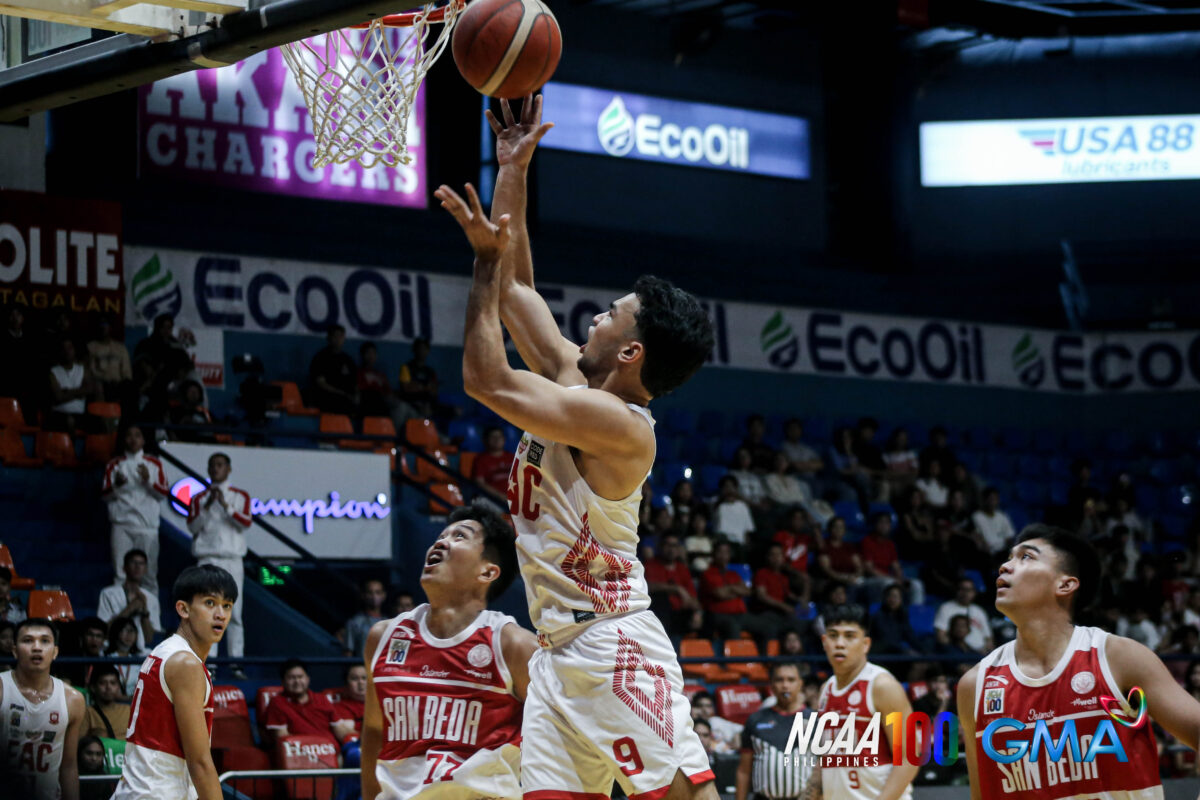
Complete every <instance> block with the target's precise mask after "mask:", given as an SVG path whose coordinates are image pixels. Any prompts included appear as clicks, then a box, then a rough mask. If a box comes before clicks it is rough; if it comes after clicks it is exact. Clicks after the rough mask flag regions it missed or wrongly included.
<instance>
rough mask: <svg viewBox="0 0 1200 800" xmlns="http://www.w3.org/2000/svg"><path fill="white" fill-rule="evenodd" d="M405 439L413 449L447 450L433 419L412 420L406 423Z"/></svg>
mask: <svg viewBox="0 0 1200 800" xmlns="http://www.w3.org/2000/svg"><path fill="white" fill-rule="evenodd" d="M404 438H405V439H407V440H408V443H409V445H411V446H412V447H420V448H423V449H425V450H445V449H446V448H445V447H443V446H442V437H440V436H438V430H437V426H436V425H434V424H433V420H431V419H410V420H408V421H406V422H405V423H404Z"/></svg>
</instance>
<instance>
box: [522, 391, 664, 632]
mask: <svg viewBox="0 0 1200 800" xmlns="http://www.w3.org/2000/svg"><path fill="white" fill-rule="evenodd" d="M572 388H576V389H583V388H586V387H583V386H576V387H572ZM627 405H628V406H629V407H630V408H631V409H633V410H634V411H636V412H637V413H638V414H641V415H642V416H643V417H644V418H645V419H646V422H647V423H649V425H650V427H651V428H653V427H654V418H653V417H652V416H651V415H650V410H649V409H648V408H645V407H643V406H639V405H635V404H633V403H629V404H627ZM641 500H642V489H641V485H640V484H639V486H638V488H637V490H636V491H634V493H633V494H631V495H629V496H628V497H626V498H624V499H621V500H606V499H604V498H603V497H600V496H599V495H598V494H596V493H595V492H593V491H592V489H591V487H590V486H588V484H587V481H585V480H584V479H583V477H582V476H581V475H580V474H579V470H578V468H577V467H576V466H575V459H574V457H573V456H572V455H571V448H570V447H568V446H567V445H565V444H561V443H559V442H553V441H550V440H549V439H543V438H540V437H537V436H534V435H533V434H531V433H529V432H528V431H527V432H525V434H524V435H523V436H522V437H521V443H520V444H519V445H518V446H517V453H516V458H514V459H513V465H512V470H511V472H509V475H508V510H509V513H510V514H511V515H512V520H513V525H514V526H515V527H516V530H517V556H518V559H519V561H520V564H521V577H522V578H523V579H524V581H525V595H526V599H527V600H528V601H529V616H530V618H531V619H532V620H533V624H534V627H536V628H537V630H538V633H539V634H543V635H545V636H550V635H552V634H554V633H556V632H558V631H561V630H563V629H565V628H567V627H569V626H572V625H576V624H578V623H581V622H586V621H588V620H591V619H595V618H596V617H600V616H604V615H606V614H620V613H624V612H626V611H639V610H642V609H645V608H649V607H650V592H649V589H648V588H647V586H646V578H645V575H644V574H643V569H642V563H641V562H640V561H638V558H637V545H638V535H637V529H638V506H639V505H640V504H641ZM542 641H543V643H544V642H545V641H546V640H545V638H544V637H543V639H542Z"/></svg>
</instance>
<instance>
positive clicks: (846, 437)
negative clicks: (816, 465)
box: [829, 428, 872, 510]
mask: <svg viewBox="0 0 1200 800" xmlns="http://www.w3.org/2000/svg"><path fill="white" fill-rule="evenodd" d="M829 467H830V470H831V471H832V473H833V477H834V478H835V480H836V482H837V484H838V485H841V486H844V487H845V488H846V489H848V490H849V491H852V492H853V493H854V498H855V499H856V500H858V504H859V506H860V507H862V508H863V509H864V510H865V509H866V508H867V507H868V506H869V505H870V504H871V497H872V489H871V473H870V471H869V470H867V468H866V467H865V466H863V465H862V464H860V463H859V461H858V456H857V455H855V452H854V431H852V430H851V429H850V428H838V429H837V430H836V431H835V432H834V434H833V444H832V446H831V447H830V448H829Z"/></svg>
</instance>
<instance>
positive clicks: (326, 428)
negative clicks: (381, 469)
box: [321, 414, 374, 450]
mask: <svg viewBox="0 0 1200 800" xmlns="http://www.w3.org/2000/svg"><path fill="white" fill-rule="evenodd" d="M321 433H354V424H353V423H352V422H351V421H350V418H349V417H348V416H346V415H345V414H322V415H321ZM337 446H338V447H340V448H342V449H343V450H370V449H371V448H372V447H374V445H373V444H372V443H371V442H363V441H359V440H357V439H338V441H337Z"/></svg>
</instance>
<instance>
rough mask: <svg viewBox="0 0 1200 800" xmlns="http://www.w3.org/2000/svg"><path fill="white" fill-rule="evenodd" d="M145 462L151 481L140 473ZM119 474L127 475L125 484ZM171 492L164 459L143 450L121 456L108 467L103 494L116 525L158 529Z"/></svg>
mask: <svg viewBox="0 0 1200 800" xmlns="http://www.w3.org/2000/svg"><path fill="white" fill-rule="evenodd" d="M142 465H145V467H146V470H147V472H148V473H149V475H150V477H149V480H145V481H144V480H142V476H141V475H139V474H138V467H140V466H142ZM118 475H122V476H124V478H125V481H124V483H118V481H117V476H118ZM167 492H168V490H167V473H166V470H164V469H163V465H162V462H161V461H159V460H158V459H157V458H155V457H154V456H148V455H146V454H145V453H143V452H142V451H140V450H139V451H138V452H136V453H126V454H124V455H120V456H117V457H116V458H114V459H113V460H112V461H109V462H108V466H106V467H105V468H104V485H103V487H102V488H101V491H100V494H101V496H102V497H103V498H104V499H105V500H106V501H107V502H108V519H109V521H110V522H112V524H113V525H117V526H120V527H124V528H139V529H143V530H145V529H154V530H158V516H159V509H160V507H161V504H162V499H163V498H164V497H166V496H167Z"/></svg>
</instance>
